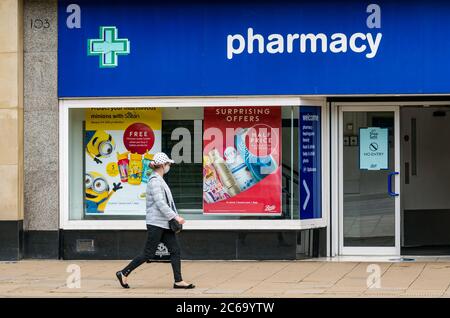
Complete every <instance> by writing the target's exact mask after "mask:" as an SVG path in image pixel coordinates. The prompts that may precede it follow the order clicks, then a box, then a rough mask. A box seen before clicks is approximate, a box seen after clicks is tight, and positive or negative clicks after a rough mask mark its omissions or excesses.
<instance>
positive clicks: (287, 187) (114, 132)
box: [68, 106, 299, 221]
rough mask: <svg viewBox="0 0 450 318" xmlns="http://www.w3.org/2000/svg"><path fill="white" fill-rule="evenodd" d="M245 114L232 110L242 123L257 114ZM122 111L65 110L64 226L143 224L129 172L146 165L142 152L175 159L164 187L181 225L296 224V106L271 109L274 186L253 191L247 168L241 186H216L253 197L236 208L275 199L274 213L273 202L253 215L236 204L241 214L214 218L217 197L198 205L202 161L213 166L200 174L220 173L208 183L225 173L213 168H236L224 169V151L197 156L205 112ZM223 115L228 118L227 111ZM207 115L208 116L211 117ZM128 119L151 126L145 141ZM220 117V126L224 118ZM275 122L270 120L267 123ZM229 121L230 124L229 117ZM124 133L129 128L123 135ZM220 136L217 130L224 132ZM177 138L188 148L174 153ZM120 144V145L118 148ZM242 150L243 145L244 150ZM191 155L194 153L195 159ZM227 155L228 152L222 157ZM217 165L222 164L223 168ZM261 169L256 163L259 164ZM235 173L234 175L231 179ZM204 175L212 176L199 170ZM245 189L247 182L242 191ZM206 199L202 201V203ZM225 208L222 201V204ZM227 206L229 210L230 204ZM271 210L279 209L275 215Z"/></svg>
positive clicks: (139, 191) (139, 195) (141, 198)
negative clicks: (228, 222)
mask: <svg viewBox="0 0 450 318" xmlns="http://www.w3.org/2000/svg"><path fill="white" fill-rule="evenodd" d="M248 109H249V108H247V109H246V110H244V111H236V114H237V116H241V118H242V116H253V115H252V114H256V113H257V111H259V110H255V111H249V110H248ZM122 110H123V111H122V113H120V111H118V109H114V108H111V109H100V108H98V109H95V108H92V109H85V108H83V109H81V108H78V109H77V108H71V109H69V176H68V177H69V219H70V220H93V221H94V220H114V219H119V220H144V219H145V188H146V184H145V180H144V179H145V177H144V176H143V175H141V176H140V177H137V179H136V176H135V172H136V171H137V170H136V171H134V170H133V169H134V168H132V167H134V165H135V164H136V165H137V167H138V168H139V167H140V165H143V167H144V166H145V162H144V159H145V158H149V155H151V154H152V153H151V152H152V150H149V149H144V148H145V147H147V146H148V147H150V146H154V147H155V148H154V149H153V153H154V152H155V151H163V152H166V153H167V154H169V155H170V156H172V157H173V158H174V159H175V160H176V159H177V158H182V160H181V161H180V160H178V161H177V164H175V165H173V166H172V168H171V171H170V172H169V173H168V174H167V175H166V176H165V179H166V181H167V183H168V184H169V186H170V187H171V190H172V193H173V196H174V200H175V202H176V205H177V208H178V210H179V212H180V214H181V215H183V216H184V217H185V218H186V219H188V220H238V219H255V220H256V219H298V215H299V213H298V211H299V210H298V209H299V186H298V183H299V181H298V180H299V172H298V113H299V112H298V107H290V106H289V107H279V111H280V114H279V118H278V119H279V126H278V127H276V128H279V134H280V136H279V145H278V144H277V145H276V146H277V147H278V148H277V149H279V153H278V159H277V158H275V159H274V158H273V156H272V160H275V161H276V160H279V162H275V163H274V164H272V165H273V167H272V168H273V171H278V170H276V169H279V178H278V179H277V178H275V177H273V179H272V180H276V182H277V184H273V183H270V182H272V181H270V182H268V183H266V186H267V189H272V190H270V191H269V192H266V193H265V192H264V191H265V190H264V189H265V188H266V186H265V187H261V189H259V190H258V188H257V187H256V186H254V185H255V184H257V182H259V181H260V180H269V179H262V178H263V177H264V176H263V177H261V176H260V175H255V172H254V171H251V169H253V168H252V167H250V168H249V169H247V170H249V171H245V173H247V179H248V180H247V179H245V178H246V177H245V176H244V175H243V174H241V175H236V174H232V175H233V178H234V180H235V181H236V180H237V181H236V182H235V183H236V184H234V185H233V184H231V183H229V184H228V183H226V182H223V183H224V184H221V186H222V187H229V190H228V191H229V192H230V193H232V190H230V189H233V187H234V188H236V187H240V188H239V189H240V190H241V192H240V193H235V195H238V194H242V193H244V191H243V190H246V187H248V190H249V191H253V192H254V193H255V194H254V197H252V196H251V195H248V194H246V193H244V195H241V196H240V197H239V198H244V199H241V201H240V202H241V203H242V202H244V203H245V202H247V203H248V204H252V202H253V203H255V204H258V202H257V201H258V198H259V197H263V196H264V193H265V194H266V195H267V196H275V197H276V196H278V195H279V206H277V202H274V204H273V205H261V207H262V208H261V209H266V210H267V211H264V210H262V211H261V213H254V212H255V209H253V210H251V211H250V210H249V211H248V213H247V211H246V210H245V209H246V208H245V204H244V205H242V206H243V208H241V210H239V208H237V209H236V210H237V211H231V212H234V213H227V211H226V210H224V211H221V210H220V208H219V209H217V208H216V207H215V206H214V203H215V201H214V200H217V198H212V199H208V198H205V194H204V191H205V166H204V163H205V156H207V160H211V158H212V161H214V160H216V159H217V160H218V161H217V160H216V161H215V162H210V164H211V165H210V167H209V168H208V167H206V168H207V169H212V170H214V173H216V174H217V175H219V174H222V175H221V176H218V177H217V176H216V177H217V178H218V179H225V178H226V176H224V175H223V174H224V173H225V172H223V171H221V170H220V169H222V168H221V167H228V168H230V169H229V170H230V171H231V172H235V171H234V170H233V167H234V168H236V166H233V167H232V166H231V165H229V164H228V162H227V161H226V159H227V158H226V155H229V154H227V153H225V150H226V148H227V147H226V146H224V147H223V148H221V149H220V151H219V158H215V157H214V154H212V153H211V152H209V153H203V151H204V150H205V148H206V147H205V143H204V137H205V131H206V129H205V126H207V125H209V124H211V123H212V121H211V120H212V119H211V118H210V117H207V118H206V119H205V114H209V113H208V112H205V108H203V107H188V108H182V107H173V108H159V109H157V110H155V109H154V108H148V109H145V108H139V109H127V108H124V109H122ZM271 110H272V109H270V111H271ZM150 113H151V114H159V115H154V116H156V117H158V116H160V117H159V119H155V118H154V117H152V118H146V116H148V114H150ZM111 114H116V115H117V120H116V119H115V118H109V120H108V123H109V124H106V125H104V126H101V125H102V120H103V117H108V116H109V115H111ZM230 114H232V113H231V111H230ZM248 114H250V115H248ZM264 114H266V115H267V114H269V113H264V112H262V113H261V115H260V116H264ZM105 115H108V116H105ZM152 116H153V115H152ZM207 116H214V114H213V115H207ZM217 116H222V114H217ZM267 116H269V117H270V116H272V120H273V119H274V117H273V116H274V115H272V114H269V115H267ZM124 118H125V119H124ZM133 118H140V119H139V120H138V119H136V120H135V122H136V123H140V122H143V123H147V124H148V125H146V126H149V127H150V126H154V125H156V126H155V127H156V128H155V127H152V129H151V130H152V133H151V134H150V135H151V136H150V137H148V135H146V133H147V132H148V131H147V128H145V127H144V128H142V127H141V126H140V125H133V124H134V123H133ZM142 118H144V119H142ZM223 118H224V120H226V118H225V117H223ZM213 119H214V118H213ZM235 119H236V117H235ZM278 119H276V118H275V121H276V120H278ZM230 120H233V119H232V118H231V117H230ZM238 120H239V119H238ZM158 121H159V124H158ZM99 125H100V126H99ZM108 125H110V126H108ZM130 126H133V127H131V128H130ZM144 126H145V125H144ZM100 127H101V129H100ZM244 128H247V127H244ZM223 130H224V131H225V129H223ZM236 131H238V130H236ZM144 133H145V136H146V137H145V138H147V137H148V138H147V139H148V140H147V139H146V142H144V143H142V142H140V141H138V142H137V143H135V141H136V140H134V139H133V136H144V135H143V134H144ZM124 134H125V135H126V136H128V137H130V138H129V139H128V140H127V141H125V139H126V138H124V137H123V136H124ZM236 134H238V132H237V133H236ZM257 135H258V138H265V137H264V136H262V137H261V136H260V134H259V133H258V134H257ZM262 135H264V134H262ZM255 136H256V135H255ZM128 137H127V138H128ZM266 137H267V136H266ZM186 138H187V139H186ZM234 138H235V143H236V149H235V150H236V153H242V151H241V150H242V149H237V148H238V147H239V146H238V145H237V142H238V141H237V139H236V138H237V137H236V136H234ZM248 138H250V137H248ZM183 139H185V140H184V141H185V142H186V141H188V142H187V143H186V144H187V145H189V147H184V148H183V147H181V148H180V142H181V141H182V140H183ZM125 143H128V144H126V145H125ZM242 144H243V145H244V143H242ZM127 147H128V148H127ZM139 147H141V148H139ZM142 147H143V148H142ZM130 150H131V151H130ZM198 151H200V152H201V153H200V154H199V153H198ZM230 151H231V150H228V152H230ZM240 151H241V152H240ZM245 151H246V150H245ZM133 153H134V154H135V156H134V157H133V156H132V155H133ZM248 153H249V154H250V156H251V155H252V153H251V149H250V150H249V151H248ZM146 155H147V157H146ZM211 156H212V157H211ZM175 157H176V158H175ZM266 157H268V156H266ZM208 158H209V159H208ZM121 160H123V161H121ZM220 160H224V162H226V165H225V164H224V163H223V162H222V161H220ZM246 160H250V159H248V158H247V159H246ZM124 164H126V166H127V168H128V171H127V177H128V179H124V178H123V177H124V176H123V175H122V174H123V173H122V171H121V169H122V166H125V165H124ZM260 164H261V162H257V163H256V165H260ZM265 164H266V163H264V162H262V165H265ZM246 165H247V167H248V166H249V164H248V162H246ZM266 165H269V164H266ZM143 167H141V168H140V169H142V168H143ZM272 168H271V169H272ZM138 170H139V169H138ZM144 170H145V169H144ZM235 170H236V169H235ZM237 170H239V169H237ZM273 171H271V173H272V172H273ZM241 172H242V171H241ZM241 172H239V171H238V172H237V173H241ZM206 173H213V172H211V171H210V170H207V171H206ZM226 173H228V172H226ZM235 173H236V172H235ZM133 178H134V179H133ZM230 178H231V177H230ZM252 178H253V179H252ZM125 180H126V181H125ZM245 182H247V183H246V184H244V183H245ZM243 184H244V185H243ZM273 189H275V190H273ZM246 191H247V190H246ZM258 191H259V192H258ZM238 192H239V191H238ZM249 193H250V192H249ZM213 194H214V193H213ZM229 197H233V196H230V195H229V194H228V196H227V197H226V198H229ZM206 200H210V201H208V202H207V201H206ZM219 201H220V200H219ZM225 201H226V200H223V202H225ZM275 201H276V200H275ZM221 202H222V201H221ZM206 203H209V204H210V205H209V206H207V208H208V210H209V211H206V209H205V206H206ZM233 204H234V206H236V205H235V204H236V203H233ZM238 204H239V202H238ZM224 206H226V205H224ZM229 206H230V207H231V206H233V205H229ZM247 206H248V205H247ZM271 209H274V212H276V213H265V212H271V211H270V210H271ZM276 209H279V210H278V211H277V210H276ZM230 210H233V209H230ZM228 212H230V211H228Z"/></svg>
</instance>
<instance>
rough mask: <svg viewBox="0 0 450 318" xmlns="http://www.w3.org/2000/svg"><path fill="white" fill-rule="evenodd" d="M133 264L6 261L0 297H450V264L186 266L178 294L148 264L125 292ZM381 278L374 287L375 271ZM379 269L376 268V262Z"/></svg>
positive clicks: (162, 269) (161, 271)
mask: <svg viewBox="0 0 450 318" xmlns="http://www.w3.org/2000/svg"><path fill="white" fill-rule="evenodd" d="M71 264H76V265H78V266H80V269H81V288H68V287H67V283H66V280H67V278H68V277H69V275H71V274H70V273H69V272H67V269H68V266H69V265H71ZM125 264H126V261H34V260H33V261H31V260H26V261H20V262H17V263H7V262H3V263H1V262H0V297H259V298H261V297H264V298H265V297H450V289H449V285H450V262H429V263H428V262H403V263H402V262H396V263H388V262H380V263H368V262H321V261H292V262H212V261H211V262H210V261H195V262H194V261H183V264H182V268H183V276H184V278H185V279H186V280H187V281H192V282H194V283H195V284H196V285H197V288H196V289H194V290H189V291H186V290H174V289H172V288H171V286H172V273H171V267H170V264H168V263H151V264H144V265H142V266H141V267H140V268H138V269H137V270H136V271H135V272H134V273H133V274H132V275H130V277H129V283H130V285H131V287H132V288H131V289H128V290H126V289H122V288H121V287H120V286H119V284H118V282H117V281H116V279H115V275H114V273H115V272H116V270H117V269H119V268H121V267H123V266H124V265H125ZM371 264H376V265H377V266H379V270H380V273H381V286H380V288H368V287H367V278H368V277H369V275H371V273H368V272H367V269H368V266H369V265H371ZM372 266H373V265H372Z"/></svg>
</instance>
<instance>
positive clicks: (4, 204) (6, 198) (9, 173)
mask: <svg viewBox="0 0 450 318" xmlns="http://www.w3.org/2000/svg"><path fill="white" fill-rule="evenodd" d="M0 176H2V183H3V184H4V186H3V187H2V190H1V191H0V220H2V221H14V220H18V219H19V213H18V209H19V205H18V195H19V194H18V184H17V182H18V166H17V165H0Z"/></svg>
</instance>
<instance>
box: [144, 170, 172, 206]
mask: <svg viewBox="0 0 450 318" xmlns="http://www.w3.org/2000/svg"><path fill="white" fill-rule="evenodd" d="M153 178H156V176H152V177H150V179H148V181H150V180H151V179H153ZM163 190H164V195H165V196H166V202H167V205H168V206H169V207H170V208H171V209H172V210H174V212H176V208H174V204H170V202H169V197H168V195H167V192H166V189H165V188H164V187H163Z"/></svg>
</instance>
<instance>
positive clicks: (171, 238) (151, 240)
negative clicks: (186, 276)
mask: <svg viewBox="0 0 450 318" xmlns="http://www.w3.org/2000/svg"><path fill="white" fill-rule="evenodd" d="M160 242H162V243H164V245H166V246H167V249H168V250H169V253H170V262H171V264H172V270H173V277H174V279H175V282H176V283H178V282H181V281H182V280H183V278H182V277H181V258H180V246H179V244H178V239H177V236H176V234H175V233H174V232H173V231H172V230H168V229H164V228H162V227H158V226H154V225H147V242H146V243H145V249H144V252H143V253H142V254H140V255H138V256H136V257H135V258H134V259H133V260H132V261H131V262H130V264H128V266H127V267H125V268H124V269H123V270H122V273H123V275H124V276H128V275H129V274H130V273H131V272H132V271H133V270H135V269H136V268H137V267H139V266H140V265H142V264H143V263H145V262H146V261H147V260H149V259H151V258H153V257H154V256H155V253H156V250H157V248H158V245H159V243H160Z"/></svg>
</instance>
